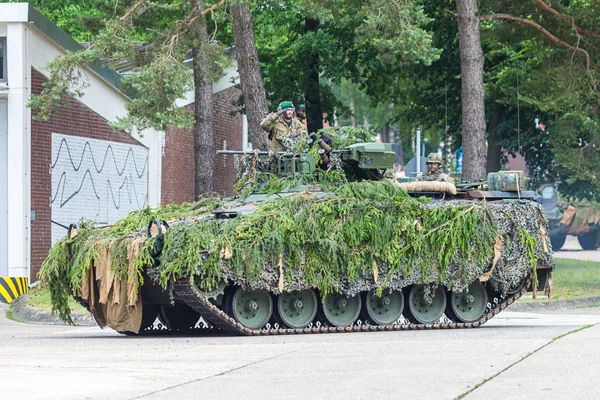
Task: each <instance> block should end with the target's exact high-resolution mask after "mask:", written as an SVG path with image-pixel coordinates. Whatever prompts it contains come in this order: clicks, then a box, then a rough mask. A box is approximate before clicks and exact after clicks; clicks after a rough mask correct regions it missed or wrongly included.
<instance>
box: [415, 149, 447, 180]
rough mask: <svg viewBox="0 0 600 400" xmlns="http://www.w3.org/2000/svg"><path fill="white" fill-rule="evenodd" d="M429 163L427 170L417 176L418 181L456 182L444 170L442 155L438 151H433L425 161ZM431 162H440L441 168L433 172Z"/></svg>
mask: <svg viewBox="0 0 600 400" xmlns="http://www.w3.org/2000/svg"><path fill="white" fill-rule="evenodd" d="M425 163H426V164H427V172H424V173H422V174H421V175H419V176H418V177H417V181H437V182H450V183H454V179H452V178H451V177H450V176H448V175H446V174H444V173H443V172H442V157H441V156H440V155H439V154H437V153H431V154H429V155H428V156H427V160H426V161H425ZM430 164H439V165H440V168H438V169H437V171H435V172H433V171H430V170H429V165H430Z"/></svg>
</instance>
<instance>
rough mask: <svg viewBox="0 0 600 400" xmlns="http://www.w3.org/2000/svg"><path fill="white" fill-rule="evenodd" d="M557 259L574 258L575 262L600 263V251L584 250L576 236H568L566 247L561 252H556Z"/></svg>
mask: <svg viewBox="0 0 600 400" xmlns="http://www.w3.org/2000/svg"><path fill="white" fill-rule="evenodd" d="M554 257H557V258H572V259H574V260H585V261H600V249H597V250H583V249H582V248H581V246H580V245H579V242H578V241H577V237H576V236H567V240H565V244H564V246H563V247H562V248H561V249H560V251H555V252H554Z"/></svg>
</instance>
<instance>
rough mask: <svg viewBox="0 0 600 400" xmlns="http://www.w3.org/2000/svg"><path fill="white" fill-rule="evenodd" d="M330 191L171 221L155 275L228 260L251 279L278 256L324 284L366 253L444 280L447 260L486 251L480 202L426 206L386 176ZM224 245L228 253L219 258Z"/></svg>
mask: <svg viewBox="0 0 600 400" xmlns="http://www.w3.org/2000/svg"><path fill="white" fill-rule="evenodd" d="M335 192H336V194H335V195H330V196H327V197H325V198H318V197H315V196H313V195H311V194H309V193H302V194H299V195H297V196H294V197H287V198H284V199H277V200H272V201H266V202H263V203H260V204H259V206H258V207H257V208H256V209H255V210H254V211H253V212H252V214H250V215H249V216H247V217H240V218H236V219H227V220H210V219H209V220H207V219H202V220H199V221H197V222H196V223H185V224H184V223H182V224H177V225H176V226H173V227H172V228H171V229H170V230H169V231H167V233H166V234H165V248H164V251H163V254H162V256H161V266H160V267H159V268H160V270H161V284H162V285H166V284H167V283H168V282H169V280H171V279H173V278H175V277H178V276H182V275H185V276H193V275H195V274H198V273H200V274H201V275H202V277H203V279H208V280H209V281H211V282H216V281H218V279H219V278H220V277H221V276H222V273H223V272H222V268H223V265H224V264H223V262H225V261H226V265H227V268H228V270H230V271H231V272H232V274H234V276H245V277H246V279H247V280H248V281H249V282H252V281H253V280H255V279H257V278H258V276H259V275H260V273H261V271H263V269H264V268H265V267H266V266H268V265H271V266H274V265H276V264H277V263H278V262H279V258H280V257H283V262H284V264H285V265H286V267H287V274H292V273H293V271H294V270H298V271H300V272H301V274H302V276H303V278H304V279H305V280H306V282H307V283H308V284H309V285H311V286H314V287H317V288H319V289H320V290H321V291H322V293H329V292H332V291H334V290H336V289H337V288H338V287H339V284H340V278H341V277H347V278H348V279H349V280H350V281H352V280H354V279H356V278H357V277H358V276H362V275H364V274H369V273H370V271H371V268H372V265H373V262H375V263H377V264H378V265H384V264H387V265H389V266H390V268H389V270H388V272H387V276H388V277H389V276H391V275H392V274H394V273H395V271H398V270H399V269H400V268H402V270H401V271H399V272H400V273H401V274H403V276H405V277H407V276H410V275H412V274H413V273H414V272H415V271H417V270H418V271H420V273H421V274H422V276H423V280H424V281H426V280H427V279H428V277H429V276H431V275H432V272H431V271H432V269H434V268H435V269H437V270H438V271H439V274H440V275H441V278H440V279H445V278H447V276H446V271H447V267H448V265H449V263H450V262H456V261H457V260H459V259H460V260H464V265H465V266H466V265H468V264H470V263H481V262H483V261H485V260H487V259H489V257H490V256H491V252H492V250H493V243H494V241H495V238H496V232H495V229H494V223H493V221H492V219H491V217H490V215H489V212H488V211H487V209H486V208H485V207H482V206H475V205H466V206H463V205H460V206H459V205H457V206H444V207H432V206H430V205H428V204H427V203H424V202H422V201H420V200H416V199H413V198H410V197H409V196H408V195H407V194H406V193H405V192H404V191H403V190H402V189H401V188H399V187H398V186H396V185H395V184H394V183H392V182H386V181H383V182H360V183H349V184H346V185H342V186H340V187H338V188H337V189H336V191H335ZM198 249H200V251H198ZM225 250H228V251H230V252H231V257H230V258H227V259H223V254H224V253H227V251H225ZM459 274H460V276H453V277H452V278H453V279H456V280H457V281H461V282H462V281H464V280H466V268H463V269H461V270H460V272H459ZM382 285H383V287H385V283H383V284H382Z"/></svg>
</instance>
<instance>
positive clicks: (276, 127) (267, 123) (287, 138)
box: [260, 112, 308, 151]
mask: <svg viewBox="0 0 600 400" xmlns="http://www.w3.org/2000/svg"><path fill="white" fill-rule="evenodd" d="M260 126H262V127H263V129H264V130H265V131H267V132H269V140H271V145H270V147H269V150H271V151H294V150H295V148H294V147H295V144H297V143H298V142H300V141H301V142H302V143H305V142H306V139H308V131H307V130H306V127H305V126H304V124H303V123H302V122H300V121H298V120H297V119H295V118H292V120H291V122H290V123H289V124H288V123H287V122H286V121H285V120H284V119H283V116H282V115H280V114H279V113H278V112H274V113H271V114H269V115H267V117H266V118H265V119H263V120H262V122H261V123H260Z"/></svg>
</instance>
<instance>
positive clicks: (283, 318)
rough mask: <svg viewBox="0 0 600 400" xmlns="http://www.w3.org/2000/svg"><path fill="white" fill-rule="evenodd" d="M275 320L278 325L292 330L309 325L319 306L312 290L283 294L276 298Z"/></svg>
mask: <svg viewBox="0 0 600 400" xmlns="http://www.w3.org/2000/svg"><path fill="white" fill-rule="evenodd" d="M275 304H276V307H275V319H276V321H277V322H279V324H281V325H284V326H286V327H288V328H292V329H301V328H304V327H306V326H307V325H308V324H310V323H311V322H312V321H313V319H314V318H315V315H316V314H317V308H318V306H319V299H318V298H317V294H316V293H315V291H314V290H313V289H306V290H300V291H294V292H284V293H281V294H280V295H279V296H276V300H275Z"/></svg>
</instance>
